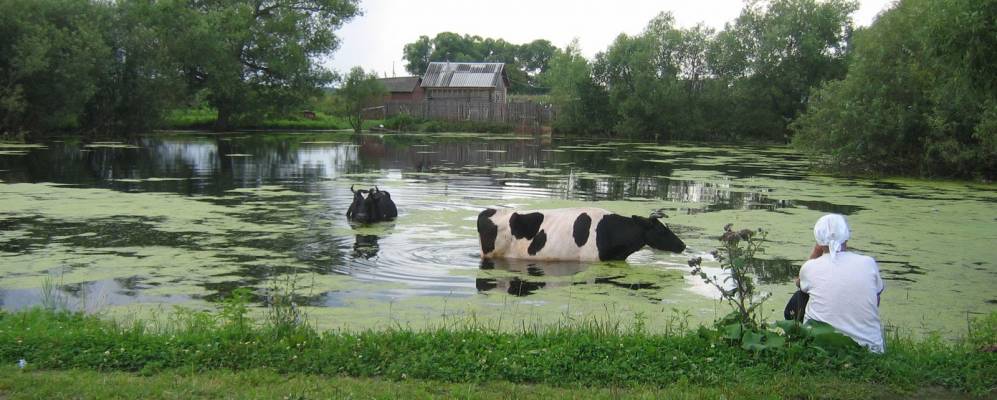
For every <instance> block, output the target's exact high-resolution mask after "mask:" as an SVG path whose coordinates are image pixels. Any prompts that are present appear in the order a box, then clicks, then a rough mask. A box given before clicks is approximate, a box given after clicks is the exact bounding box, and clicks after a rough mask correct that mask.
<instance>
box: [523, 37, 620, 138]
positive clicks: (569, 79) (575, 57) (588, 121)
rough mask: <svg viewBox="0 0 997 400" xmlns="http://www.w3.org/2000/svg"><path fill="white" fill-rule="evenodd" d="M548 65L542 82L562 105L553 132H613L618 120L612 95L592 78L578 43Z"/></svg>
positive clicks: (553, 97)
mask: <svg viewBox="0 0 997 400" xmlns="http://www.w3.org/2000/svg"><path fill="white" fill-rule="evenodd" d="M549 64H550V65H549V68H548V70H547V71H545V73H544V74H542V75H541V77H542V78H541V80H542V82H543V84H544V85H545V86H547V87H549V88H550V96H551V99H552V101H553V102H554V103H555V104H557V105H558V106H559V107H558V117H557V119H556V120H554V129H555V130H556V131H558V132H561V133H576V134H577V133H583V134H605V133H608V132H610V130H611V129H612V127H613V125H614V124H615V122H616V121H615V119H614V118H613V115H614V114H613V112H612V110H610V108H609V95H608V94H607V93H606V91H605V89H604V88H603V87H602V86H599V85H597V84H596V83H595V81H594V80H593V79H592V67H591V65H590V64H589V62H588V60H586V59H585V57H583V56H582V54H581V49H580V47H579V45H578V40H577V39H575V40H573V41H572V42H571V44H569V45H568V46H567V47H566V48H565V49H564V51H558V52H555V54H554V56H553V57H552V58H551V59H550V63H549Z"/></svg>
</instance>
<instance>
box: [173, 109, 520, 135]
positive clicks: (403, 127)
mask: <svg viewBox="0 0 997 400" xmlns="http://www.w3.org/2000/svg"><path fill="white" fill-rule="evenodd" d="M217 117H218V113H217V112H216V111H215V110H213V109H207V108H192V109H182V110H173V111H172V112H170V113H168V115H167V116H166V119H165V121H164V126H163V128H166V129H180V130H182V129H196V130H207V129H211V127H212V125H213V124H214V122H215V119H216V118H217ZM363 126H364V129H371V128H375V127H377V128H382V127H383V128H384V129H388V130H393V131H402V132H423V133H436V132H474V133H509V132H513V131H514V130H515V126H514V125H512V124H506V123H498V122H483V121H437V120H427V119H422V118H415V117H412V116H409V115H405V114H402V115H396V116H393V117H391V118H388V119H386V120H366V121H364V122H363ZM233 129H305V130H339V129H351V128H350V124H349V122H347V121H346V120H345V119H343V118H342V117H338V116H335V115H329V114H325V113H322V112H315V114H314V118H305V117H304V115H300V114H294V115H285V116H281V117H270V118H265V119H263V120H260V121H251V122H250V121H243V122H234V123H233Z"/></svg>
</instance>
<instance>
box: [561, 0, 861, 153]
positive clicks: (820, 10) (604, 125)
mask: <svg viewBox="0 0 997 400" xmlns="http://www.w3.org/2000/svg"><path fill="white" fill-rule="evenodd" d="M762 4H763V3H758V2H749V3H748V4H747V5H746V6H745V8H744V9H743V10H742V12H741V15H740V16H739V17H738V18H737V19H736V20H735V21H733V22H732V23H728V24H727V25H726V27H725V28H724V29H723V30H721V31H719V32H717V31H716V30H714V29H712V28H709V27H706V26H704V25H697V26H694V27H691V28H680V27H677V26H676V25H675V20H674V18H673V17H672V15H671V14H670V13H661V14H659V15H658V16H656V17H655V18H654V19H652V20H651V21H650V22H649V23H648V25H647V27H646V28H645V29H644V31H643V32H642V33H640V34H638V35H635V36H630V35H625V34H621V35H620V36H618V37H617V38H616V40H615V41H614V42H613V43H612V44H611V45H610V47H609V48H608V49H606V50H605V51H603V52H600V53H598V54H597V55H596V56H595V59H594V60H591V61H589V60H587V59H585V58H584V57H582V56H581V54H580V52H579V50H578V48H577V45H575V44H572V45H569V46H568V47H567V49H566V50H565V51H562V52H560V53H558V54H557V55H556V56H555V57H554V58H553V60H552V61H551V66H550V71H549V73H548V74H547V76H546V77H545V78H546V81H547V82H548V83H549V86H550V87H551V95H552V97H553V99H554V101H555V102H556V103H557V104H559V105H560V106H561V107H560V113H559V115H558V120H557V125H556V126H555V128H556V129H557V130H559V131H563V132H577V133H587V134H594V133H609V134H614V135H620V136H628V137H635V138H657V139H704V138H709V139H754V140H766V141H785V140H786V139H787V135H788V134H789V130H788V129H787V126H788V124H789V122H790V121H792V120H793V119H794V118H796V116H797V115H798V114H799V113H800V112H801V111H802V110H803V109H804V108H805V106H806V103H807V99H808V95H809V93H810V90H811V88H813V87H818V86H820V85H821V84H822V83H824V82H826V81H830V80H834V79H841V78H843V77H844V76H845V72H846V70H847V59H848V54H849V47H848V45H849V39H850V36H851V34H852V31H853V28H852V21H851V18H850V17H849V15H850V14H851V13H852V12H853V11H855V9H856V4H855V3H854V2H850V1H844V0H831V1H817V0H775V1H771V2H768V3H767V4H768V5H767V6H765V5H762Z"/></svg>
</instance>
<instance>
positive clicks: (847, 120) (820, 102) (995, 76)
mask: <svg viewBox="0 0 997 400" xmlns="http://www.w3.org/2000/svg"><path fill="white" fill-rule="evenodd" d="M995 15H997V2H992V1H990V2H987V1H975V0H939V1H935V0H907V1H903V2H900V3H898V4H897V5H896V6H895V7H894V8H892V9H890V10H889V11H887V12H885V13H883V14H882V15H881V16H880V17H879V18H878V19H877V20H876V22H875V23H874V24H873V25H872V26H871V27H869V28H868V29H866V30H863V31H859V32H857V33H856V37H855V49H854V51H855V54H854V57H853V58H852V60H851V63H850V65H849V69H848V75H847V77H846V78H845V79H843V80H841V81H834V82H829V83H828V84H827V85H825V86H824V87H823V88H821V89H820V90H819V91H815V96H814V98H813V101H811V103H810V105H809V108H808V110H807V112H806V113H805V114H803V115H801V116H800V118H799V119H798V120H797V121H796V122H795V123H794V125H793V128H794V129H795V131H796V137H794V144H795V145H796V146H797V147H798V148H800V149H802V150H804V151H805V152H807V153H808V154H810V155H811V156H812V157H813V158H814V159H815V160H816V161H818V162H820V163H822V164H824V165H826V166H828V167H830V168H833V169H835V170H839V171H848V172H875V173H887V174H903V175H923V176H959V177H972V176H979V177H984V178H989V179H993V178H994V177H995V172H994V171H997V56H995V54H997V19H995V17H994V16H995Z"/></svg>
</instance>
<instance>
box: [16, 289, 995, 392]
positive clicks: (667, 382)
mask: <svg viewBox="0 0 997 400" xmlns="http://www.w3.org/2000/svg"><path fill="white" fill-rule="evenodd" d="M242 315H244V310H241V309H240V308H239V306H238V305H236V306H232V305H231V304H230V305H227V306H226V307H224V308H223V311H222V312H220V313H217V314H214V313H204V312H185V313H179V314H177V315H176V316H174V317H173V319H172V320H171V322H170V323H168V324H165V323H149V322H137V323H136V322H133V323H127V324H123V323H116V322H114V321H107V320H103V319H100V318H97V317H94V316H87V315H81V314H76V313H66V312H55V311H45V310H30V311H24V312H18V313H12V314H11V313H4V314H0V364H3V365H7V366H12V365H14V364H15V363H16V362H17V360H19V359H25V360H26V361H27V363H28V368H27V369H26V371H28V372H31V371H36V370H43V371H44V370H76V369H80V370H84V371H77V372H67V373H66V374H69V375H58V374H54V373H52V374H53V375H51V376H49V375H46V373H44V372H36V373H38V374H41V375H40V377H38V378H36V379H42V380H44V379H53V380H54V379H56V377H57V376H62V377H65V379H67V380H72V379H73V378H72V374H74V373H75V374H87V373H88V372H85V371H97V372H129V373H137V374H139V375H147V376H150V378H148V379H153V380H155V379H162V380H165V381H170V378H169V376H171V374H172V375H176V374H194V373H201V372H210V371H214V372H211V373H212V374H215V375H212V376H217V377H219V378H218V379H223V380H228V381H232V383H231V385H233V386H239V383H238V381H239V380H240V379H249V378H247V377H246V376H251V375H253V374H264V375H267V374H274V376H277V375H280V376H283V375H288V376H298V375H300V376H301V378H300V379H304V380H308V379H319V378H314V376H322V377H354V378H360V379H361V380H363V379H375V380H386V381H390V382H395V383H393V384H392V385H397V386H398V389H397V390H402V391H412V393H413V396H414V397H432V396H434V395H433V394H432V393H433V392H430V393H423V392H421V391H422V390H428V389H426V388H427V387H428V388H444V389H439V390H458V391H459V390H460V388H462V387H472V386H474V387H477V386H481V385H484V386H488V385H500V382H504V383H501V385H509V386H508V387H510V388H514V387H515V386H516V385H541V386H543V387H547V386H550V387H551V389H550V390H556V391H565V393H564V396H565V397H577V395H578V394H577V393H576V394H574V395H573V394H572V392H571V390H574V389H578V388H581V387H588V388H599V389H601V390H604V391H608V392H606V393H610V392H612V391H613V390H628V391H634V392H633V395H634V396H637V397H641V396H645V394H642V392H641V391H642V390H659V389H663V390H671V388H674V389H675V390H679V392H676V393H690V394H689V395H690V396H693V397H698V396H705V397H719V396H725V395H726V394H725V393H732V395H736V394H737V393H742V394H744V395H745V396H746V397H766V396H775V397H784V396H789V397H797V396H803V397H806V395H805V394H807V393H809V394H820V397H824V398H854V397H870V396H887V397H888V396H890V395H898V396H906V395H911V394H915V393H917V392H918V390H921V389H923V388H925V387H938V388H944V389H943V390H946V391H955V392H961V393H969V394H972V395H976V396H992V395H993V394H994V386H995V382H997V354H994V353H983V352H979V351H976V350H975V349H974V348H973V347H971V346H970V345H968V344H966V343H949V342H944V341H941V340H939V339H929V340H924V341H914V340H909V339H898V338H891V339H890V340H889V342H888V352H887V354H886V355H885V356H878V355H873V354H869V353H866V352H864V351H862V352H828V351H826V350H823V349H820V348H816V347H812V346H804V345H791V346H787V347H785V348H782V349H776V350H766V351H764V352H760V353H755V352H749V351H745V350H741V349H740V348H739V347H732V346H730V345H728V344H727V342H725V341H724V339H721V338H720V337H719V335H718V334H717V332H715V331H713V330H710V329H706V328H701V329H698V330H696V331H691V332H685V333H681V334H672V335H654V334H646V333H642V332H640V330H636V331H635V330H620V329H618V328H617V327H613V326H608V325H600V324H589V325H582V326H576V327H563V326H562V327H551V328H536V329H526V330H524V331H523V332H519V333H505V332H496V331H492V330H489V329H483V328H479V327H475V326H474V325H471V324H467V325H464V326H461V325H451V327H448V328H440V329H436V330H431V331H418V332H417V331H412V330H405V329H394V330H383V331H363V332H341V331H332V332H316V331H315V330H313V329H311V328H309V327H308V326H302V325H295V324H293V323H291V321H290V320H288V319H284V320H278V321H273V322H271V323H268V324H257V323H253V322H251V321H248V320H245V319H243V317H242ZM990 332H992V327H991V330H990ZM177 371H181V372H177ZM239 371H243V372H239ZM253 371H265V372H253ZM164 374H165V375H164ZM244 374H245V375H246V376H243V375H244ZM4 375H9V374H4ZM28 376H32V375H31V374H30V373H29V374H28ZM113 376H114V377H115V378H114V379H124V380H128V379H134V380H141V379H143V378H139V377H136V376H134V375H119V374H115V375H113ZM267 376H270V375H267ZM4 379H6V380H4V381H2V382H10V381H9V379H11V378H4ZM93 379H94V380H97V381H99V380H100V379H103V378H93ZM177 379H179V378H177ZM191 379H193V378H191ZM274 379H277V378H274ZM337 379H340V378H337ZM174 380H175V379H174ZM319 380H321V379H319ZM410 380H416V381H419V382H422V381H428V382H443V383H446V385H436V384H421V383H411V384H409V383H406V382H409V381H410ZM82 381H83V382H85V381H86V379H82ZM14 384H15V383H3V384H2V385H3V386H0V389H2V390H5V391H9V392H11V393H14V392H16V391H17V390H21V389H16V388H15V387H14V386H13V385H14ZM81 384H84V383H81ZM204 384H205V385H209V386H210V385H211V383H210V382H209V381H205V382H204ZM136 385H138V384H136ZM302 385H305V384H302ZM407 385H415V386H407ZM420 385H428V386H420ZM468 385H469V386H468ZM54 386H55V387H53V388H51V390H63V388H62V387H61V386H60V385H54ZM94 386H99V385H94ZM138 386H144V385H138ZM306 386H307V385H306ZM357 386H358V387H359V386H363V385H362V384H357ZM389 386H391V385H389ZM825 386H826V387H825ZM828 388H837V389H833V390H832V389H828ZM36 389H37V390H41V389H38V388H33V387H32V386H27V387H26V388H25V389H23V390H36ZM87 390H102V389H101V388H99V387H94V388H92V389H87ZM136 390H139V389H136ZM205 390H208V389H205ZM219 390H222V389H219ZM275 390H276V389H275ZM328 390H333V389H328ZM358 390H359V389H358ZM386 390H388V389H386ZM390 390H394V389H390ZM434 390H436V389H434ZM510 390H512V389H510ZM718 391H719V392H718ZM724 391H729V392H724ZM582 393H584V394H587V393H589V390H587V389H586V390H583V392H582ZM274 394H277V393H276V392H275V393H274ZM683 395H684V394H683ZM136 396H139V397H142V396H141V395H140V394H136ZM357 396H359V397H381V396H383V397H390V396H391V392H388V393H383V394H373V393H372V394H364V393H359V392H358V394H357ZM440 396H443V397H449V396H447V395H446V394H445V393H444V394H440ZM647 396H649V397H656V395H654V394H649V395H647ZM42 397H44V396H42ZM94 397H103V396H101V395H99V394H95V395H94ZM236 397H238V396H236ZM309 397H311V396H309ZM319 397H321V396H319ZM582 397H588V396H587V395H583V396H582ZM735 397H741V396H735Z"/></svg>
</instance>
